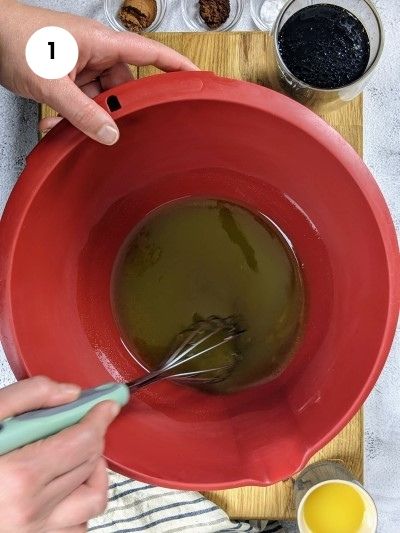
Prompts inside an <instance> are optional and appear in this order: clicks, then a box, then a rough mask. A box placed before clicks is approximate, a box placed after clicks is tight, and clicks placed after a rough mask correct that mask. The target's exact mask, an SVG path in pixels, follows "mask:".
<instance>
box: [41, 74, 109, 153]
mask: <svg viewBox="0 0 400 533" xmlns="http://www.w3.org/2000/svg"><path fill="white" fill-rule="evenodd" d="M50 87H51V91H50V92H49V94H47V96H46V97H45V98H46V104H48V105H50V106H51V107H52V108H53V109H55V110H56V111H57V112H58V113H60V115H62V116H63V117H64V118H66V119H67V120H68V121H69V122H70V123H71V124H72V125H73V126H75V127H76V128H78V129H79V130H81V131H82V132H83V133H85V134H86V135H87V136H88V137H90V138H92V139H94V140H95V141H98V142H100V143H102V144H107V145H112V144H115V143H116V142H117V141H118V139H119V130H118V127H117V125H116V124H115V122H114V121H113V119H112V118H111V117H110V115H109V114H108V113H107V111H105V110H104V109H103V108H102V107H100V106H99V105H98V104H96V102H95V101H94V100H92V99H91V98H89V97H88V96H86V94H85V93H83V92H82V91H81V89H80V88H79V87H78V86H77V85H75V83H74V82H73V81H72V80H71V79H70V78H64V79H63V80H60V83H57V85H55V84H54V85H53V84H52V85H51V86H50Z"/></svg>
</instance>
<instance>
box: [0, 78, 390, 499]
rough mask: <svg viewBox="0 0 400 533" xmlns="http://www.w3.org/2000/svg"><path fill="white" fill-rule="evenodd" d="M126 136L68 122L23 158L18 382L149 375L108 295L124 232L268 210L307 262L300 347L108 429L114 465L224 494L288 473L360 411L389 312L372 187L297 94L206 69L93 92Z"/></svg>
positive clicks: (13, 298) (16, 278)
mask: <svg viewBox="0 0 400 533" xmlns="http://www.w3.org/2000/svg"><path fill="white" fill-rule="evenodd" d="M97 101H98V102H99V103H100V104H101V105H102V106H103V107H104V108H106V109H108V110H109V111H110V113H111V114H112V115H113V117H114V118H115V119H116V120H117V122H118V125H119V127H120V130H121V139H120V141H119V142H118V144H116V145H115V146H113V147H105V146H101V145H99V144H96V143H95V142H93V141H91V140H89V139H87V138H85V136H84V135H83V134H81V133H80V132H79V131H77V130H76V129H75V128H73V127H72V126H70V125H69V124H67V123H64V124H62V125H60V126H58V127H57V128H56V129H55V130H54V131H52V132H51V133H50V134H48V135H47V136H46V138H45V139H44V140H43V141H42V142H41V143H40V144H39V145H38V147H37V148H36V149H35V150H34V151H33V152H32V154H31V155H30V156H29V158H28V162H27V167H26V169H25V171H24V173H23V174H22V176H21V178H20V180H19V182H18V184H17V186H16V187H15V189H14V191H13V193H12V195H11V198H10V201H9V203H8V205H7V208H6V211H5V213H4V217H3V220H2V222H1V247H2V250H1V267H0V275H1V328H2V339H3V344H4V347H5V351H6V354H7V357H8V359H9V361H10V364H11V366H12V368H13V370H14V372H15V373H16V375H17V377H18V378H22V377H25V376H27V375H34V374H47V375H49V376H51V377H52V378H54V379H57V380H63V381H72V382H78V383H79V384H80V385H82V386H84V387H90V386H93V385H98V384H100V383H104V382H107V381H110V378H113V379H115V380H117V381H122V380H130V379H132V378H135V377H137V376H138V375H139V374H141V373H142V369H141V368H140V367H139V365H138V364H136V363H135V362H134V361H133V360H132V358H131V356H130V355H129V353H128V351H127V350H126V348H125V346H124V344H123V343H122V341H121V338H120V333H119V330H118V327H117V325H116V323H115V321H114V319H113V314H112V309H111V304H110V278H111V273H112V268H113V264H114V260H115V258H116V256H117V254H118V251H119V249H120V247H121V245H122V243H123V241H124V239H125V238H126V236H127V235H128V234H129V232H130V231H131V230H132V228H133V227H134V226H135V225H136V224H138V223H139V222H140V221H141V220H142V219H143V217H145V216H146V215H147V214H148V213H149V212H151V211H152V210H154V209H155V208H157V207H159V206H160V205H162V204H164V203H166V202H169V201H171V200H176V199H180V198H184V197H192V196H195V197H207V198H209V197H213V198H222V199H226V200H230V201H233V202H238V203H240V204H242V205H245V206H249V207H250V208H251V209H253V210H258V211H260V212H262V213H264V214H265V215H268V217H270V218H271V219H272V220H273V221H274V222H276V223H277V224H278V226H279V227H280V228H281V229H282V230H283V231H284V233H286V235H287V236H288V237H289V238H290V240H291V241H292V243H293V246H294V248H295V250H296V253H297V256H298V257H299V259H300V262H301V265H302V268H303V274H304V279H305V285H306V291H307V301H308V309H307V316H306V323H305V329H304V334H303V337H302V341H301V343H300V345H299V348H298V350H297V352H296V355H295V357H294V359H293V361H292V363H291V364H290V365H289V367H288V368H287V369H286V370H285V371H284V372H283V373H282V374H281V375H280V377H279V378H277V379H276V380H274V381H272V382H270V383H266V384H264V385H260V386H257V387H255V388H252V389H248V390H245V391H243V392H239V393H235V394H233V395H229V396H212V395H207V394H206V393H202V392H200V391H196V390H194V389H191V388H186V387H183V386H181V385H177V384H174V383H168V382H164V383H160V384H157V385H154V386H153V387H150V388H148V389H146V390H143V391H141V392H140V393H139V394H137V395H135V397H134V398H132V399H131V402H130V404H129V406H127V408H125V409H124V410H123V412H122V414H121V416H119V418H118V419H117V421H116V422H115V423H114V424H113V425H112V427H111V430H110V432H109V434H108V437H107V447H106V457H107V459H108V461H109V464H110V466H111V467H112V468H113V469H115V470H117V471H119V472H121V473H123V474H126V475H128V476H131V477H133V478H136V479H139V480H142V481H147V482H150V483H154V484H158V485H164V486H168V487H177V488H185V489H187V488H190V489H192V488H194V489H207V490H208V489H221V488H226V487H237V486H241V485H249V484H254V485H264V484H270V483H274V482H276V481H279V480H282V479H285V478H287V477H289V476H290V475H292V474H293V473H295V472H296V471H297V470H299V469H300V468H301V467H303V466H304V465H305V463H306V462H307V460H308V459H309V458H310V457H311V456H312V455H313V454H314V453H315V452H316V451H317V450H318V449H320V448H321V447H322V446H323V445H324V444H326V443H327V442H328V441H329V440H330V439H331V438H332V437H333V436H334V435H335V434H336V433H338V431H339V430H340V429H342V428H343V426H344V425H345V424H346V422H348V421H349V419H350V418H351V417H352V416H353V415H354V414H355V412H356V411H357V409H359V408H360V406H361V404H362V402H363V401H364V400H365V399H366V397H367V395H368V393H369V392H370V390H371V388H372V386H373V385H374V383H375V381H376V379H377V377H378V375H379V372H380V371H381V369H382V366H383V364H384V362H385V359H386V356H387V354H388V351H389V347H390V344H391V341H392V337H393V333H394V328H395V322H396V318H397V314H398V293H399V291H398V289H399V276H398V250H397V243H396V237H395V232H394V228H393V224H392V221H391V219H390V215H389V212H388V209H387V207H386V205H385V202H384V200H383V198H382V196H381V193H380V192H379V189H378V187H377V185H376V183H375V181H374V180H373V178H372V176H371V175H370V173H369V171H368V170H367V168H366V166H365V165H364V164H363V162H362V161H361V159H360V158H359V157H358V156H357V154H356V153H355V152H354V150H353V149H352V148H351V147H350V146H349V145H348V144H347V143H346V142H345V141H344V140H343V139H342V138H341V137H340V136H339V135H338V134H337V133H336V132H335V131H334V130H333V129H331V128H330V127H329V126H327V125H326V124H325V122H323V121H322V120H321V119H320V118H318V117H317V116H316V115H314V114H313V113H312V112H310V111H309V110H307V109H306V108H304V107H302V106H301V105H299V104H297V103H296V102H294V101H292V100H290V99H288V98H286V97H284V96H282V95H280V94H278V93H275V92H272V91H270V90H267V89H265V88H262V87H259V86H257V85H253V84H250V83H245V82H241V81H233V80H228V79H222V78H219V77H216V76H214V75H212V74H209V73H197V72H196V73H177V74H166V75H161V76H155V77H150V78H146V79H142V80H140V81H133V82H131V83H128V84H126V85H122V86H120V87H118V88H116V89H113V90H112V91H108V92H105V93H103V94H102V95H101V96H100V97H99V98H98V100H97Z"/></svg>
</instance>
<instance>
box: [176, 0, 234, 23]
mask: <svg viewBox="0 0 400 533" xmlns="http://www.w3.org/2000/svg"><path fill="white" fill-rule="evenodd" d="M230 5H231V12H230V14H229V17H228V19H227V20H226V22H224V23H223V24H222V25H221V26H220V27H219V28H216V29H215V30H211V29H210V28H209V27H208V26H207V24H206V23H205V22H204V20H203V19H202V18H201V16H200V9H199V2H198V0H182V2H181V6H182V15H183V19H184V21H185V22H186V24H187V25H188V26H189V27H190V28H191V30H195V31H229V30H231V29H232V28H233V27H234V26H235V25H236V24H237V22H238V20H239V19H240V17H241V15H242V13H243V0H230Z"/></svg>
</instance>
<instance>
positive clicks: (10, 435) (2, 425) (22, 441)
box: [0, 383, 130, 455]
mask: <svg viewBox="0 0 400 533" xmlns="http://www.w3.org/2000/svg"><path fill="white" fill-rule="evenodd" d="M129 397H130V393H129V388H128V387H127V386H126V385H125V384H124V383H107V384H106V385H100V387H95V388H93V389H87V390H84V391H83V392H82V394H81V395H80V396H79V398H78V399H77V400H75V401H74V402H71V403H67V404H65V405H60V406H57V407H48V408H44V409H37V410H35V411H29V412H27V413H23V414H21V415H17V416H14V417H11V418H7V419H6V420H3V421H0V455H3V454H5V453H8V452H11V451H13V450H16V449H18V448H21V447H22V446H26V445H27V444H31V443H32V442H36V441H38V440H40V439H44V438H46V437H50V435H54V434H56V433H58V432H60V431H62V430H63V429H66V428H68V427H70V426H73V425H74V424H76V423H77V422H79V421H80V420H82V418H84V416H85V415H86V414H87V413H88V412H89V411H90V410H91V409H92V408H93V407H94V406H95V405H97V404H99V403H101V402H104V401H105V400H112V401H114V402H116V403H118V404H119V405H121V406H124V405H126V404H127V403H128V401H129Z"/></svg>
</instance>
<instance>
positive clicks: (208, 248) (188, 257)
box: [112, 199, 305, 393]
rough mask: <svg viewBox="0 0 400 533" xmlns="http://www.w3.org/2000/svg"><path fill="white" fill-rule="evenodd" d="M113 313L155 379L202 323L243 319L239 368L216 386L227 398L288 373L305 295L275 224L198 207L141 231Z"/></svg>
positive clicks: (123, 258)
mask: <svg viewBox="0 0 400 533" xmlns="http://www.w3.org/2000/svg"><path fill="white" fill-rule="evenodd" d="M112 303H113V309H114V314H115V318H116V321H117V323H118V325H119V328H120V330H121V335H122V338H123V340H124V342H125V344H126V346H127V347H128V348H129V349H130V351H131V353H132V354H133V355H134V357H136V358H138V359H139V360H140V362H141V363H142V364H144V365H145V366H146V367H147V368H150V369H153V368H155V367H157V366H158V365H159V364H160V363H161V362H162V361H163V360H164V359H165V358H166V356H167V355H168V351H169V349H170V347H171V345H173V343H174V339H176V338H177V336H178V335H179V333H180V332H181V331H183V330H185V329H186V328H187V327H188V326H189V325H190V324H192V323H193V322H194V321H196V320H203V319H206V318H207V317H209V316H211V315H216V316H220V317H227V316H234V317H237V320H238V322H239V325H240V328H242V329H243V330H245V332H244V333H243V334H242V335H240V336H238V337H236V338H235V339H234V340H232V343H234V346H231V347H230V349H232V350H235V351H238V352H239V353H240V354H241V358H240V361H239V362H238V363H237V365H236V366H235V367H234V369H233V371H232V372H231V374H230V375H229V377H228V378H227V379H225V380H224V381H221V382H217V383H212V384H210V385H208V386H207V388H208V390H212V391H214V392H224V393H226V392H232V391H234V390H238V389H240V388H243V387H245V386H248V385H252V384H256V383H259V382H261V381H266V380H270V379H273V378H274V377H276V376H277V375H279V374H280V373H281V371H282V370H283V369H284V368H285V367H286V365H287V364H288V363H289V361H290V359H291V356H292V354H293V352H294V351H295V346H296V341H297V340H298V339H299V336H300V334H301V329H302V328H301V326H302V322H303V316H304V307H305V294H304V286H303V281H302V275H301V268H300V266H299V262H298V261H297V258H296V256H295V253H294V251H293V249H292V246H291V245H290V242H289V240H288V239H287V238H286V237H285V235H284V234H283V233H282V232H281V231H280V229H279V228H278V227H277V226H276V225H275V224H274V223H273V222H272V221H271V220H269V219H268V218H267V217H265V216H263V215H261V214H255V213H253V212H251V211H249V210H247V209H246V208H244V207H241V206H239V205H236V204H233V203H230V202H226V201H222V200H217V199H190V200H181V201H177V202H173V203H170V204H168V205H166V206H163V207H161V208H159V209H157V210H156V211H154V212H153V213H151V214H150V215H149V216H148V217H146V219H145V220H144V221H143V222H142V223H141V224H140V225H139V226H138V227H137V228H135V229H134V230H133V232H132V234H131V235H130V236H129V237H128V239H127V240H126V242H125V244H124V246H123V247H122V250H121V252H120V254H119V257H118V258H117V261H116V264H115V267H114V273H113V283H112ZM224 349H226V346H225V347H224ZM217 352H218V349H216V350H215V354H214V357H215V359H216V361H218V360H220V358H221V354H218V353H217ZM197 364H198V363H197ZM207 364H212V361H210V359H209V358H208V359H207Z"/></svg>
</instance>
